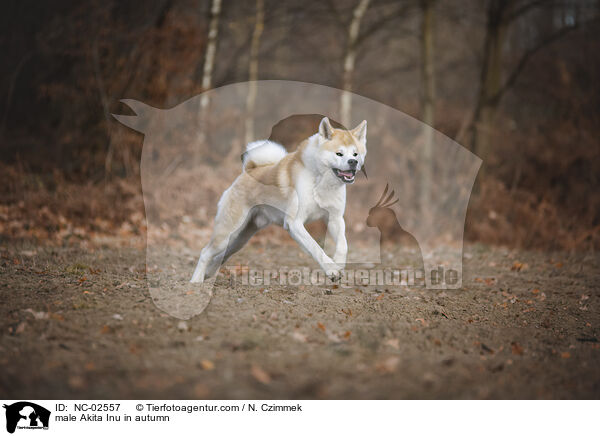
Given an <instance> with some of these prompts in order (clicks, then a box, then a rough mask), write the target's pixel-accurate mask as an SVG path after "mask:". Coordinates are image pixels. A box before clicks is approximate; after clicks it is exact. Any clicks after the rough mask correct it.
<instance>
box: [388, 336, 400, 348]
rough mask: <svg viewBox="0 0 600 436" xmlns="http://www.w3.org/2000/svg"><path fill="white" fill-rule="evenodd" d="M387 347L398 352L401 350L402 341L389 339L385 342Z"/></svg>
mask: <svg viewBox="0 0 600 436" xmlns="http://www.w3.org/2000/svg"><path fill="white" fill-rule="evenodd" d="M385 345H389V346H390V347H392V348H394V349H396V350H397V349H399V348H400V341H399V340H398V339H388V340H387V341H385Z"/></svg>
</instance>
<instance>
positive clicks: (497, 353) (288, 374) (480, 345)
mask: <svg viewBox="0 0 600 436" xmlns="http://www.w3.org/2000/svg"><path fill="white" fill-rule="evenodd" d="M465 252H466V254H465V263H464V276H463V277H464V279H463V289H462V290H455V291H433V290H425V289H409V288H403V289H399V290H398V289H394V290H389V289H388V290H387V291H386V290H385V289H368V288H364V289H361V288H352V289H342V288H335V287H333V286H322V287H318V286H315V287H310V286H308V287H304V288H301V289H299V288H297V287H294V288H290V287H282V286H277V285H272V286H270V287H269V288H268V289H267V291H265V290H264V289H263V288H260V287H250V286H242V285H239V286H236V287H235V288H234V289H231V288H229V287H228V284H229V281H228V280H226V278H224V277H223V278H220V279H218V280H217V285H216V288H215V295H214V296H213V299H212V301H211V302H210V304H209V305H208V307H207V309H206V310H205V311H204V312H203V313H202V314H201V315H199V316H196V317H195V318H192V319H190V320H188V321H185V322H182V321H181V320H179V319H176V318H173V317H171V316H169V315H167V314H165V313H163V312H161V311H160V310H159V309H157V308H156V306H155V305H154V303H153V301H152V299H151V298H150V295H149V292H148V288H147V285H146V280H145V251H144V250H140V249H133V248H122V249H115V248H104V249H93V250H92V249H86V250H84V249H82V248H39V247H35V246H33V245H28V244H24V243H20V244H15V243H10V244H4V245H3V247H2V251H1V252H0V255H1V259H0V273H1V275H0V296H1V300H2V304H1V306H0V311H1V312H0V331H1V336H0V394H1V396H2V397H3V398H34V399H35V398H38V399H50V398H56V399H59V398H87V399H90V398H93V399H109V398H128V399H134V398H153V399H157V398H164V399H166V398H173V399H174V398H212V399H243V398H244V399H259V398H280V399H311V398H338V399H353V398H362V399H369V398H382V399H385V398H404V399H413V398H465V399H466V398H522V399H524V398H549V399H550V398H600V342H599V340H600V289H599V286H598V285H599V284H600V280H599V273H600V256H599V255H597V254H589V253H588V254H583V253H580V254H567V253H540V252H521V251H513V250H508V249H502V248H491V247H487V246H481V245H470V246H467V247H466V251H465ZM296 255H297V256H299V259H301V263H302V262H304V263H305V264H306V265H311V263H310V262H309V260H308V259H307V258H306V257H302V256H300V251H299V249H297V248H296V247H293V248H290V247H271V248H267V249H265V250H262V249H259V248H257V247H256V246H252V245H250V246H248V247H246V248H244V250H242V252H240V253H239V254H237V255H236V256H235V257H234V258H232V259H231V260H230V262H229V264H235V263H238V264H242V265H244V264H247V263H252V264H260V265H263V267H264V268H274V267H275V266H276V265H275V259H277V258H278V257H279V256H296Z"/></svg>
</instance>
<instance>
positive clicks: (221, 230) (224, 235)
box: [190, 211, 252, 283]
mask: <svg viewBox="0 0 600 436" xmlns="http://www.w3.org/2000/svg"><path fill="white" fill-rule="evenodd" d="M219 215H220V214H217V218H216V219H215V229H214V231H213V234H212V236H211V239H210V242H209V243H208V245H206V247H204V248H203V249H202V252H201V253H200V259H199V260H198V264H197V265H196V269H195V270H194V274H193V275H192V279H191V280H190V282H191V283H202V282H203V281H204V280H205V279H207V278H209V277H212V276H213V275H214V274H215V272H217V269H218V268H219V266H220V265H221V263H222V262H223V259H224V257H225V256H226V254H227V251H228V246H229V245H230V241H232V242H233V241H235V240H236V239H237V237H238V235H239V234H240V233H241V232H242V231H243V230H244V229H245V228H246V226H247V224H248V220H249V218H250V217H249V211H245V213H242V214H240V215H239V218H238V219H232V218H231V217H221V216H219ZM250 236H252V235H250ZM244 243H245V242H244ZM242 245H243V244H242ZM240 248H241V246H240ZM238 250H239V248H238ZM236 251H237V250H236ZM231 254H233V253H231Z"/></svg>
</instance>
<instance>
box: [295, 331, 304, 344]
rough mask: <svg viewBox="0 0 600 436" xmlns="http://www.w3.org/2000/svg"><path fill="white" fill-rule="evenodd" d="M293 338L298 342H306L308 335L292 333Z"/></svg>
mask: <svg viewBox="0 0 600 436" xmlns="http://www.w3.org/2000/svg"><path fill="white" fill-rule="evenodd" d="M292 338H294V339H295V340H297V341H298V342H306V335H303V334H302V333H300V332H294V333H292Z"/></svg>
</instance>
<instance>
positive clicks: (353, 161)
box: [348, 159, 358, 167]
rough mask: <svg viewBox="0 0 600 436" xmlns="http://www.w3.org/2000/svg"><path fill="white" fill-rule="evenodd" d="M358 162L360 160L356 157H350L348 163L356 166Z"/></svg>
mask: <svg viewBox="0 0 600 436" xmlns="http://www.w3.org/2000/svg"><path fill="white" fill-rule="evenodd" d="M357 164H358V161H357V160H356V159H348V165H350V166H351V167H355V166H356V165H357Z"/></svg>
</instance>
